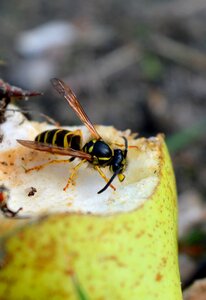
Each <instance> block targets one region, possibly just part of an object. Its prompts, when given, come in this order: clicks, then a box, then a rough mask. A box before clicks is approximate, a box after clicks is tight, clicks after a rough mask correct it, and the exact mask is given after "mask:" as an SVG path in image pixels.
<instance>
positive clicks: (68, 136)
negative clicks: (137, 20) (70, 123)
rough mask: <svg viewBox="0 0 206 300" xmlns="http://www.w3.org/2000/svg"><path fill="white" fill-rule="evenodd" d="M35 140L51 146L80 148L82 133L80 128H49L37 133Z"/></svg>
mask: <svg viewBox="0 0 206 300" xmlns="http://www.w3.org/2000/svg"><path fill="white" fill-rule="evenodd" d="M35 141H36V142H39V143H44V144H50V145H53V146H58V147H63V148H72V149H74V150H80V149H81V147H82V133H81V131H80V130H75V131H69V130H65V129H51V130H46V131H43V132H41V133H40V134H38V135H37V136H36V138H35Z"/></svg>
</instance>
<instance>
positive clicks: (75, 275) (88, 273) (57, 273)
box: [0, 143, 182, 300]
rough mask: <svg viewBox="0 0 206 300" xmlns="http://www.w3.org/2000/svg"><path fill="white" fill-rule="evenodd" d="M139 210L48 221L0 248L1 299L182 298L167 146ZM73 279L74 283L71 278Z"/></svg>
mask: <svg viewBox="0 0 206 300" xmlns="http://www.w3.org/2000/svg"><path fill="white" fill-rule="evenodd" d="M160 170H161V171H160V172H161V174H160V182H159V184H158V186H157V188H156V190H155V191H154V193H153V195H152V196H151V197H150V199H149V200H148V201H146V202H145V204H144V205H142V206H141V207H140V208H138V209H136V210H134V211H132V212H128V213H124V214H115V215H113V216H104V217H103V216H93V215H90V214H88V215H81V214H69V215H68V214H65V215H54V216H50V217H47V218H44V219H41V220H38V221H36V222H33V223H31V224H29V225H26V226H24V227H23V228H21V229H18V230H15V231H14V232H13V233H10V234H9V235H8V236H7V237H6V238H4V239H2V242H1V270H0V299H1V300H46V299H52V300H53V299H54V300H62V299H67V300H68V299H71V300H73V299H74V300H78V299H80V298H78V295H77V292H76V289H75V284H74V281H76V280H77V282H79V283H80V285H81V287H82V289H83V291H84V292H85V294H86V295H87V297H88V299H90V300H93V299H94V300H97V299H98V300H126V299H128V300H138V299H140V300H153V299H156V300H181V299H182V293H181V287H180V277H179V268H178V257H177V204H176V188H175V180H174V174H173V170H172V165H171V161H170V158H169V155H168V151H167V148H166V146H165V144H164V143H163V145H162V147H161V166H160ZM74 279H75V280H74Z"/></svg>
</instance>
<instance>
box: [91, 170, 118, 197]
mask: <svg viewBox="0 0 206 300" xmlns="http://www.w3.org/2000/svg"><path fill="white" fill-rule="evenodd" d="M94 168H95V170H97V171H98V172H99V174H100V175H101V177H102V178H103V179H104V180H105V181H106V182H108V181H109V179H108V178H107V177H106V175H105V174H104V172H103V171H102V170H101V169H100V167H98V166H94ZM109 186H110V187H111V188H112V189H113V190H114V191H116V188H115V187H114V186H113V185H112V184H110V185H109Z"/></svg>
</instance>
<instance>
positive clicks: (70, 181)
mask: <svg viewBox="0 0 206 300" xmlns="http://www.w3.org/2000/svg"><path fill="white" fill-rule="evenodd" d="M85 162H87V160H86V159H83V160H81V161H80V163H78V164H77V165H76V166H75V167H74V168H73V170H72V173H71V175H70V176H69V179H68V181H67V184H66V185H65V187H64V188H63V190H64V191H66V190H67V189H68V187H69V185H70V183H72V184H73V182H74V179H73V178H74V177H75V176H76V173H77V170H78V169H79V168H80V167H81V165H83V163H85Z"/></svg>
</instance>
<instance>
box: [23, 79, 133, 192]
mask: <svg viewBox="0 0 206 300" xmlns="http://www.w3.org/2000/svg"><path fill="white" fill-rule="evenodd" d="M51 83H52V85H53V86H54V88H55V89H56V90H57V91H58V92H59V94H60V95H61V96H63V97H64V98H65V99H66V100H67V102H68V103H69V105H70V106H71V107H72V109H73V110H74V111H75V113H76V114H77V116H78V117H79V118H80V120H81V121H82V122H83V124H84V125H85V126H86V127H87V128H88V130H89V131H90V133H91V135H92V139H91V140H90V141H89V142H87V143H86V144H85V145H84V146H83V147H82V132H81V130H76V131H69V130H65V129H52V130H47V131H44V132H42V133H40V134H39V135H37V136H36V138H35V140H34V141H27V140H17V141H18V142H19V143H20V144H21V145H23V146H25V147H28V148H31V149H35V150H39V151H46V152H49V153H52V154H59V155H65V156H66V155H68V156H71V157H72V158H70V159H69V160H68V159H67V160H52V161H49V162H48V163H45V164H43V165H40V166H36V167H33V168H31V169H28V170H26V171H27V172H29V171H31V170H39V169H41V168H42V167H44V166H46V165H49V164H52V163H59V162H68V161H72V160H74V159H75V157H78V158H80V159H82V160H81V162H80V163H79V164H78V165H76V167H75V168H74V169H73V172H72V174H71V176H70V177H69V180H68V182H67V185H66V186H65V188H64V190H66V189H67V188H68V186H69V184H70V182H72V180H73V177H74V175H75V173H76V171H77V169H78V168H79V167H80V166H81V165H82V163H84V162H86V161H88V162H89V163H91V164H92V165H93V166H94V168H95V169H96V170H97V171H98V172H99V174H100V175H101V176H102V178H103V179H104V180H105V181H106V182H107V183H106V185H105V186H104V187H103V188H102V189H101V190H100V191H99V192H98V194H100V193H102V192H104V191H105V190H106V189H107V188H108V187H109V186H110V187H112V188H113V189H114V190H115V187H114V186H113V185H112V184H111V183H112V181H113V180H114V178H115V177H116V176H118V178H119V181H123V180H124V178H125V176H124V174H123V172H124V170H125V167H126V157H127V148H128V143H127V139H126V138H125V137H123V139H124V143H125V149H124V150H121V149H112V147H110V145H108V144H107V143H106V142H104V140H103V139H102V138H101V136H100V135H99V133H98V132H97V131H96V129H95V128H94V126H93V124H92V123H91V121H90V120H89V118H88V116H87V115H86V113H85V112H84V110H83V108H82V106H81V104H80V103H79V101H78V100H77V98H76V96H75V95H74V93H73V92H72V90H71V89H70V87H69V86H67V85H66V84H65V83H64V82H63V81H62V80H60V79H57V78H54V79H51ZM107 166H109V167H110V170H111V171H112V172H113V175H112V176H111V178H110V179H108V178H107V177H106V176H105V174H104V173H103V171H102V170H101V167H107Z"/></svg>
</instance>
